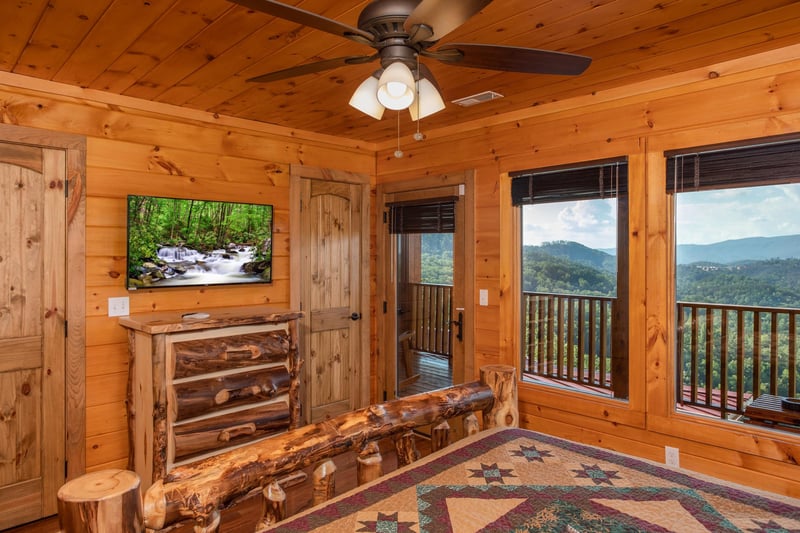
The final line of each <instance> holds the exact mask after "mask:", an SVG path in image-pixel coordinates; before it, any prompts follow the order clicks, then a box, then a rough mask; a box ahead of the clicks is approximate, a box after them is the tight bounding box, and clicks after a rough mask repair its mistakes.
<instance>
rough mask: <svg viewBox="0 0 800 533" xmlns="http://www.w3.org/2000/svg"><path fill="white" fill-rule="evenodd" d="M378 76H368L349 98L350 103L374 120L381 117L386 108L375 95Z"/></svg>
mask: <svg viewBox="0 0 800 533" xmlns="http://www.w3.org/2000/svg"><path fill="white" fill-rule="evenodd" d="M377 93H378V78H376V77H375V76H370V77H369V78H367V79H366V80H364V81H363V82H361V85H359V86H358V89H356V92H354V93H353V96H352V97H351V98H350V105H351V106H352V107H354V108H356V109H358V110H359V111H361V112H362V113H364V114H366V115H369V116H371V117H372V118H374V119H375V120H380V119H381V118H383V112H384V111H386V108H385V107H383V105H381V103H380V102H379V101H378V97H377Z"/></svg>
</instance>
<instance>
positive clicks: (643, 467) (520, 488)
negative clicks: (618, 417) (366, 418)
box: [273, 429, 800, 533]
mask: <svg viewBox="0 0 800 533" xmlns="http://www.w3.org/2000/svg"><path fill="white" fill-rule="evenodd" d="M273 530H274V531H286V532H298V531H311V530H313V531H320V532H325V531H330V532H336V533H343V532H347V533H349V532H392V533H403V532H418V533H422V532H426V531H429V532H455V533H471V532H477V531H544V532H569V533H577V532H627V531H631V532H633V531H637V532H638V531H676V532H681V533H683V532H694V531H713V532H717V531H742V532H764V533H767V532H770V533H778V532H789V531H794V532H797V531H800V500H794V499H790V498H783V497H780V496H777V495H767V494H766V493H762V492H758V491H754V490H748V489H745V488H742V487H739V486H733V485H731V484H727V483H724V482H722V481H711V480H710V479H709V478H707V477H700V476H697V475H693V474H692V473H690V472H688V471H685V470H680V469H672V468H667V467H665V466H662V465H659V464H657V463H653V462H650V461H645V460H641V459H636V458H633V457H629V456H626V455H622V454H618V453H614V452H610V451H608V450H603V449H600V448H595V447H591V446H586V445H583V444H578V443H574V442H570V441H566V440H562V439H558V438H555V437H550V436H547V435H543V434H540V433H535V432H532V431H528V430H521V429H502V430H494V431H489V432H484V433H480V434H478V435H476V436H473V437H471V438H469V439H464V440H462V441H460V442H459V443H457V444H455V445H453V446H451V447H449V448H447V449H445V450H442V451H441V452H439V453H438V454H433V455H431V456H430V457H428V458H426V459H424V460H422V461H419V462H417V463H414V464H412V465H410V466H409V467H406V468H404V469H400V470H398V471H397V472H393V473H391V474H389V475H387V476H385V477H383V478H381V479H379V480H377V481H375V482H373V483H371V484H369V485H365V486H364V487H360V488H359V489H357V490H355V491H351V492H348V493H346V494H343V495H342V496H340V497H338V498H336V499H334V500H331V501H330V502H327V503H326V504H324V505H322V506H320V507H317V508H315V509H312V510H310V511H307V512H305V513H303V514H300V515H297V516H295V517H291V518H289V519H287V520H285V521H284V522H281V523H280V524H278V525H277V526H276V527H275V528H274V529H273Z"/></svg>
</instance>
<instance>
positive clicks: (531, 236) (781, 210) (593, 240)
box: [523, 183, 800, 248]
mask: <svg viewBox="0 0 800 533" xmlns="http://www.w3.org/2000/svg"><path fill="white" fill-rule="evenodd" d="M615 220H616V207H615V202H614V201H613V200H590V201H583V202H570V203H558V204H541V205H536V206H525V207H524V208H523V235H524V238H523V239H524V243H525V244H534V245H536V244H541V243H543V242H549V241H558V240H567V241H575V242H579V243H581V244H583V245H585V246H589V247H590V248H615V247H616V224H615V222H614V221H615ZM676 221H677V225H678V227H677V239H678V243H679V244H709V243H714V242H721V241H726V240H730V239H742V238H745V237H772V236H777V235H796V234H800V184H797V183H796V184H790V185H772V186H769V187H750V188H746V189H723V190H716V191H708V192H691V193H680V194H679V195H678V202H677V206H676Z"/></svg>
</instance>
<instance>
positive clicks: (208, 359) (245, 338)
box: [172, 329, 291, 379]
mask: <svg viewBox="0 0 800 533" xmlns="http://www.w3.org/2000/svg"><path fill="white" fill-rule="evenodd" d="M290 347H291V339H290V337H289V333H288V332H287V331H285V330H282V329H276V330H272V331H263V332H257V333H246V334H242V335H231V336H228V337H217V338H211V339H193V340H186V341H180V342H175V343H173V344H172V349H173V351H174V354H175V368H174V370H175V372H174V375H173V377H174V378H175V379H180V378H185V377H189V376H197V375H199V374H209V373H211V372H221V371H225V370H233V369H237V368H246V367H249V366H255V365H263V364H265V363H277V362H285V361H286V358H287V355H288V354H289V351H290Z"/></svg>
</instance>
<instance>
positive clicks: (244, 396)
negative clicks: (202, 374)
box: [173, 365, 292, 421]
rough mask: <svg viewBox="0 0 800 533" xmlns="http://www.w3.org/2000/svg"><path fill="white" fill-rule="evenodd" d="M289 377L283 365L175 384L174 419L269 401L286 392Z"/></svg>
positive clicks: (290, 379)
mask: <svg viewBox="0 0 800 533" xmlns="http://www.w3.org/2000/svg"><path fill="white" fill-rule="evenodd" d="M291 381H292V378H291V376H290V375H289V371H288V370H287V369H286V367H285V366H283V365H280V366H276V367H272V368H264V369H261V370H252V371H249V372H241V373H237V374H228V375H225V376H217V377H214V378H208V379H198V380H193V381H189V382H185V383H176V384H174V385H173V387H174V389H175V407H176V414H175V420H176V421H181V420H186V419H187V418H194V417H196V416H200V415H206V414H211V413H214V412H216V411H221V410H223V409H230V408H232V407H239V406H241V405H247V404H252V403H261V402H264V401H268V400H272V399H273V398H276V397H278V396H280V395H281V394H286V393H288V392H289V386H290V384H291Z"/></svg>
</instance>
